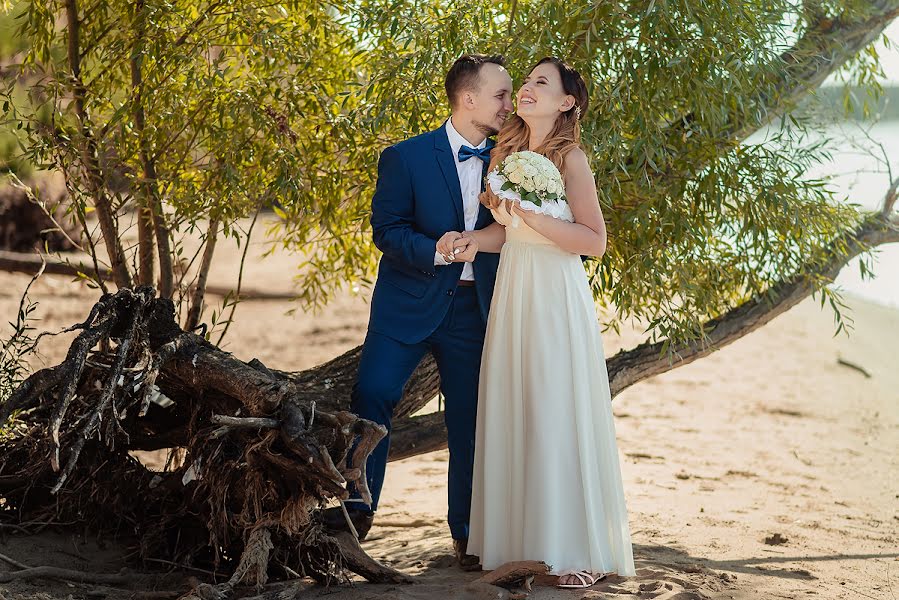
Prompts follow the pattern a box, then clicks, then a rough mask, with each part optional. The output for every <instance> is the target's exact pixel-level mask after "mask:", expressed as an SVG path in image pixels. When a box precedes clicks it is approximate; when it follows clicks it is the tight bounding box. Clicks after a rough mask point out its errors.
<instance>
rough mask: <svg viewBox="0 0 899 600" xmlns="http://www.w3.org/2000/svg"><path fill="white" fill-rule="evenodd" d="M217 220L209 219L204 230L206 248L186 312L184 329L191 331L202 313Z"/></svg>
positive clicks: (217, 224) (195, 326) (217, 225)
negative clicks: (206, 228) (205, 230)
mask: <svg viewBox="0 0 899 600" xmlns="http://www.w3.org/2000/svg"><path fill="white" fill-rule="evenodd" d="M218 230H219V220H218V219H216V218H213V219H212V220H211V221H209V231H207V232H206V249H205V250H204V251H203V260H202V262H201V263H200V271H199V275H198V276H197V287H195V288H194V293H193V294H192V295H191V299H190V309H189V310H188V313H187V324H186V325H185V326H184V329H185V330H187V331H193V330H194V329H196V328H197V325H199V324H200V316H202V314H203V298H204V296H205V295H206V280H207V279H209V268H210V267H211V266H212V255H213V253H214V252H215V241H216V238H217V237H218ZM247 246H249V244H247Z"/></svg>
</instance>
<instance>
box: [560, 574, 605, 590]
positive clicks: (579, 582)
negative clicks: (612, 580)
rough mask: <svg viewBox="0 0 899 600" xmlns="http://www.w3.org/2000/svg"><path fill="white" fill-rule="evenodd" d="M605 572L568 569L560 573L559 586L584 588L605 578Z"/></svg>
mask: <svg viewBox="0 0 899 600" xmlns="http://www.w3.org/2000/svg"><path fill="white" fill-rule="evenodd" d="M605 577H606V574H605V573H593V572H591V571H570V572H568V571H566V572H564V573H561V574H559V583H558V584H557V587H560V588H573V589H584V588H588V587H590V586H592V585H594V584H596V583H597V582H599V581H602V580H603V579H605Z"/></svg>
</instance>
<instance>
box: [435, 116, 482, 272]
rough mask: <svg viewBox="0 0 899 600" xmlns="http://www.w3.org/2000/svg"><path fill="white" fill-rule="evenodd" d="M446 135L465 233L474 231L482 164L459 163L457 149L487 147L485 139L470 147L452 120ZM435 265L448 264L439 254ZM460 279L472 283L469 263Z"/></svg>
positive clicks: (474, 161)
mask: <svg viewBox="0 0 899 600" xmlns="http://www.w3.org/2000/svg"><path fill="white" fill-rule="evenodd" d="M446 135H447V137H449V143H450V149H451V150H452V152H453V161H455V163H456V172H457V173H458V174H459V187H460V188H461V189H462V214H463V216H464V217H465V231H474V226H475V223H476V222H477V220H478V210H479V209H480V206H481V203H480V201H479V200H478V195H479V194H480V193H481V179H482V178H483V172H484V162H483V161H482V160H481V159H479V158H477V157H474V156H472V157H471V158H469V159H468V160H466V161H465V162H459V149H460V148H461V147H462V146H469V147H473V148H477V149H481V148H485V147H486V146H487V138H484V140H483V141H482V142H481V143H480V144H478V145H477V146H472V145H471V142H469V141H468V140H466V139H465V138H464V137H462V134H461V133H459V132H458V131H456V128H455V127H453V120H452V118H449V119H447V120H446ZM434 264H435V265H448V264H450V263H448V262H446V261H445V260H444V259H443V256H442V255H441V254H440V252H436V253H435V255H434ZM461 279H464V280H468V281H474V269H473V268H472V266H471V263H465V264H464V265H463V266H462V277H461Z"/></svg>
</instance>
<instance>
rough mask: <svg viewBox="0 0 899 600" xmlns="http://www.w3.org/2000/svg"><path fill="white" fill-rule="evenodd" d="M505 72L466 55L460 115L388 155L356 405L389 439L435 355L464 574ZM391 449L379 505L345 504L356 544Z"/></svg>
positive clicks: (373, 468) (383, 448)
mask: <svg viewBox="0 0 899 600" xmlns="http://www.w3.org/2000/svg"><path fill="white" fill-rule="evenodd" d="M503 64H504V61H503V58H502V57H501V56H485V55H465V56H462V57H461V58H459V59H458V60H457V61H456V62H455V63H454V64H453V66H452V68H451V69H450V70H449V72H448V73H447V76H446V93H447V97H448V99H449V102H450V106H451V107H452V116H451V117H450V118H449V119H447V121H446V122H445V123H444V124H443V125H442V126H441V127H439V128H438V129H436V130H434V131H431V132H428V133H425V134H422V135H419V136H416V137H414V138H411V139H408V140H405V141H403V142H400V143H398V144H396V145H394V146H391V147H389V148H387V149H386V150H384V151H383V152H382V154H381V159H380V162H379V164H378V182H377V187H376V190H375V195H374V198H373V199H372V215H371V225H372V230H373V237H374V242H375V245H376V246H377V247H378V249H379V250H381V252H383V253H384V254H383V256H382V257H381V262H380V265H379V268H378V279H377V282H376V284H375V289H374V292H373V295H372V300H371V318H370V320H369V326H368V334H367V336H366V338H365V343H364V345H363V348H362V356H361V358H360V362H359V374H358V379H357V382H356V385H355V387H354V389H353V398H352V410H353V412H355V413H357V414H358V415H359V416H361V417H364V418H366V419H370V420H372V421H375V422H376V423H380V424H383V425H385V426H386V427H387V429H388V431H389V430H390V423H391V419H392V417H393V410H394V407H395V406H396V405H397V403H398V402H399V401H400V399H401V397H402V395H403V388H404V386H405V385H406V382H407V381H408V380H409V378H410V377H411V375H412V372H413V371H414V370H415V368H416V366H417V365H418V363H419V361H420V360H421V359H422V357H423V356H424V355H425V353H427V352H428V351H429V350H430V351H431V352H432V353H433V355H434V358H435V359H436V362H437V368H438V371H439V373H440V381H441V384H440V389H441V391H442V392H443V395H444V396H445V398H446V408H445V410H446V414H445V419H446V428H447V434H448V441H449V452H450V461H449V481H448V486H447V487H448V496H449V497H448V500H449V512H448V515H447V520H448V522H449V526H450V531H451V533H452V536H453V548H454V552H455V554H456V557H457V559H458V560H459V563H460V566H462V567H463V568H476V567H477V564H478V558H477V557H474V556H471V555H468V554H467V553H466V546H467V542H468V518H469V509H470V502H471V478H472V468H473V464H474V444H475V437H474V430H475V421H476V417H477V400H478V373H479V371H480V365H481V351H482V348H483V344H484V333H485V330H486V323H487V311H488V310H489V307H490V300H491V297H492V295H493V285H494V282H495V280H496V268H497V264H498V263H499V254H498V252H499V249H500V247H501V245H502V240H503V239H504V235H503V233H502V226H501V225H499V224H498V223H495V222H494V221H493V218H492V215H491V214H490V211H489V210H488V209H487V208H486V207H484V206H483V205H481V204H480V202H479V201H478V195H479V193H480V192H481V191H482V185H483V180H484V175H485V174H486V168H487V164H488V162H489V160H490V148H491V147H492V145H493V142H492V140H489V139H488V137H489V136H491V135H495V134H496V133H497V132H498V131H499V129H500V127H502V125H503V122H504V121H505V120H506V117H507V116H508V115H509V113H510V112H511V111H512V97H511V93H512V79H511V78H510V77H509V74H508V72H507V71H506V69H505V68H504V66H503ZM474 230H480V233H479V234H478V236H477V240H476V239H475V236H471V235H465V236H463V235H462V232H466V231H468V232H470V231H474ZM478 240H480V242H481V243H480V247H479V243H478ZM438 249H440V250H442V251H439V250H438ZM389 443H390V442H389V434H388V437H387V438H385V439H384V440H382V441H381V443H380V444H379V445H378V446H377V448H375V450H374V451H373V452H372V454H371V456H370V457H369V459H368V463H367V465H366V469H367V477H368V486H369V488H370V490H371V494H372V504H371V506H367V505H365V504H363V503H362V502H361V501H357V502H351V503H349V504H348V505H347V508H348V512H349V514H350V518H351V520H352V521H353V524H354V526H355V528H356V530H357V531H358V533H359V537H360V539H363V538H364V537H365V534H366V533H367V532H368V530H369V528H370V527H371V524H372V521H373V519H374V511H375V510H377V506H378V498H379V497H380V494H381V486H382V484H383V482H384V471H385V467H386V464H387V452H388V448H389ZM354 496H355V498H354ZM351 499H356V500H358V494H352V495H351ZM339 511H340V509H339V508H338V509H329V510H328V511H325V515H324V520H325V523H326V525H328V526H330V527H333V528H338V529H339V528H344V527H346V523H345V521H344V520H343V516H342V512H339Z"/></svg>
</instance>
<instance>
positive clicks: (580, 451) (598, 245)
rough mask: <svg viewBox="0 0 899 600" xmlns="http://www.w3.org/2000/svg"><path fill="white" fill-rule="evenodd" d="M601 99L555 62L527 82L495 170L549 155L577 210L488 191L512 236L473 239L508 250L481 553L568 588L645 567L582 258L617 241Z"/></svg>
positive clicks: (490, 363) (474, 531)
mask: <svg viewBox="0 0 899 600" xmlns="http://www.w3.org/2000/svg"><path fill="white" fill-rule="evenodd" d="M587 103H588V99H587V87H586V85H585V83H584V80H583V78H582V77H581V75H580V74H579V73H578V72H577V71H575V70H574V69H573V68H571V67H570V66H568V65H567V64H565V63H564V62H562V61H561V60H559V59H558V58H554V57H549V58H544V59H543V60H541V61H540V62H539V63H537V65H536V66H535V67H534V68H533V69H532V70H531V72H530V74H529V75H528V77H527V78H526V79H525V80H524V82H523V83H522V86H521V88H520V89H519V90H518V95H517V105H518V107H517V114H516V115H515V116H513V117H512V118H511V119H509V121H508V122H507V123H506V124H505V126H504V127H503V129H502V130H501V131H500V133H499V136H498V139H497V144H496V147H495V149H494V150H493V152H492V155H491V160H490V170H492V169H493V168H494V167H495V166H496V165H498V164H500V163H501V162H502V160H503V159H504V158H505V157H506V156H508V155H509V154H510V153H512V152H517V151H520V150H532V151H535V152H538V153H540V154H543V155H544V156H546V157H547V158H549V159H550V160H551V161H552V162H553V163H555V165H556V166H557V167H558V168H559V170H560V172H561V173H562V177H563V180H564V183H565V193H566V196H567V199H568V204H569V207H570V209H571V212H570V214H569V215H567V219H566V218H565V215H563V217H562V218H561V219H560V218H555V217H552V216H549V215H546V214H537V213H536V212H531V211H529V210H525V209H523V208H522V207H521V206H520V205H517V204H516V205H514V206H513V204H512V203H510V202H509V201H505V200H501V199H500V198H499V197H497V196H496V195H495V194H493V193H492V192H491V191H489V188H488V191H487V192H484V193H483V194H482V196H481V200H482V202H483V203H484V204H486V205H487V206H488V207H489V208H491V210H492V211H493V214H494V216H495V218H496V220H497V222H498V223H501V224H502V225H504V226H505V236H504V238H502V231H501V228H499V227H498V226H497V228H496V229H495V230H494V231H493V232H489V231H487V230H483V231H475V232H466V233H465V234H463V235H466V236H473V237H475V241H476V242H477V243H478V246H479V248H480V249H481V250H482V251H483V250H487V251H490V249H491V247H493V248H497V249H498V247H499V246H501V247H502V250H501V254H500V263H499V270H498V272H497V279H496V290H495V292H494V295H493V301H492V304H491V307H490V318H489V321H488V324H487V337H486V339H485V342H484V353H483V358H482V362H481V375H480V384H479V394H478V416H477V430H476V445H475V467H474V480H473V482H472V485H473V493H472V505H471V530H470V536H469V542H468V551H469V552H471V553H473V554H477V555H479V556H480V557H481V562H482V564H483V567H484V568H485V569H494V568H496V567H498V566H499V565H501V564H503V563H506V562H510V561H517V560H542V561H544V562H546V563H547V564H549V565H551V567H552V573H554V574H557V575H559V576H560V577H559V585H560V587H589V586H590V585H593V584H594V583H596V582H597V581H598V580H599V579H601V578H602V577H603V576H604V575H605V574H607V573H617V574H619V575H634V574H635V571H634V560H633V553H632V549H631V541H630V532H629V530H628V522H627V511H626V508H625V503H624V491H623V487H622V483H621V471H620V468H619V462H618V448H617V445H616V443H615V428H614V424H613V421H612V407H611V394H610V391H609V380H608V374H607V371H606V364H605V357H604V354H603V347H602V339H601V338H600V332H599V325H598V323H597V319H596V313H595V309H594V303H593V296H592V294H591V292H590V287H589V284H588V282H587V276H586V274H585V272H584V268H583V264H582V262H581V258H580V255H591V256H597V257H599V256H602V255H603V253H604V252H605V249H606V230H605V224H604V222H603V217H602V213H601V211H600V207H599V202H598V200H597V195H596V185H595V182H594V179H593V173H592V172H591V170H590V166H589V164H588V161H587V156H586V154H585V153H584V151H583V149H581V146H580V143H579V140H580V122H579V120H580V117H581V115H582V114H584V112H585V111H586V110H587ZM566 212H567V211H566ZM515 215H518V218H516V219H514V220H513V217H514V216H515ZM519 219H520V221H519ZM497 229H499V230H500V232H499V233H498V234H497V233H496V230H497ZM479 236H480V237H481V239H478V237H479ZM503 242H504V243H503ZM494 251H495V250H494Z"/></svg>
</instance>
